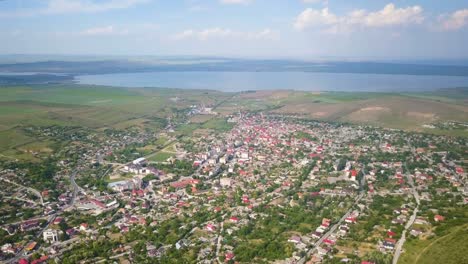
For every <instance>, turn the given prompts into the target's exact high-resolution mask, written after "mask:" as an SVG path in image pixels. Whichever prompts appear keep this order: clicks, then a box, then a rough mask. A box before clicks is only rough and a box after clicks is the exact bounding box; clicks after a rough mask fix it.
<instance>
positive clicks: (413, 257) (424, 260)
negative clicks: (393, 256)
mask: <svg viewBox="0 0 468 264" xmlns="http://www.w3.org/2000/svg"><path fill="white" fill-rule="evenodd" d="M466 252H468V225H464V226H459V227H454V228H452V230H451V231H450V232H449V233H448V234H447V235H445V236H442V237H438V238H434V239H429V240H411V241H408V242H407V244H405V253H403V254H402V256H401V259H400V261H399V263H401V264H406V263H408V264H409V263H421V264H431V263H434V264H438V263H446V264H451V263H453V264H458V263H468V255H467V254H466Z"/></svg>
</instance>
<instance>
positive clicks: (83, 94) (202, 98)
mask: <svg viewBox="0 0 468 264" xmlns="http://www.w3.org/2000/svg"><path fill="white" fill-rule="evenodd" d="M0 91H1V94H2V96H1V97H0V155H2V156H8V157H15V158H16V157H18V155H19V154H18V155H16V154H15V153H16V152H15V150H19V148H20V147H21V146H23V145H25V144H29V143H32V142H35V141H40V139H36V138H31V137H30V136H28V135H26V133H25V132H24V131H23V129H22V128H24V127H27V126H51V125H59V126H80V127H86V128H91V129H104V128H115V129H127V128H130V127H135V128H150V129H151V128H153V129H159V128H160V124H159V123H158V119H160V118H166V117H168V116H171V115H173V114H174V113H175V112H177V111H178V110H180V109H186V108H188V107H190V106H191V105H193V104H200V103H204V104H206V105H211V104H216V103H217V102H219V101H220V100H224V99H225V98H227V97H228V96H230V95H229V94H225V93H220V92H216V91H193V90H178V89H156V88H153V89H151V88H147V89H124V88H115V87H105V86H87V85H34V86H8V87H2V86H0ZM44 149H47V146H45V147H44ZM7 150H8V152H6V151H7Z"/></svg>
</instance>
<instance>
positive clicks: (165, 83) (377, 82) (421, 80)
mask: <svg viewBox="0 0 468 264" xmlns="http://www.w3.org/2000/svg"><path fill="white" fill-rule="evenodd" d="M76 79H77V81H78V83H81V84H95V85H109V86H122V87H165V88H183V89H211V90H220V91H225V92H238V91H246V90H272V89H293V90H304V91H366V92H371V91H374V92H417V91H432V90H437V89H440V88H455V87H468V77H459V76H427V75H424V76H419V75H389V74H350V73H314V72H198V71H197V72H146V73H120V74H101V75H83V76H77V78H76Z"/></svg>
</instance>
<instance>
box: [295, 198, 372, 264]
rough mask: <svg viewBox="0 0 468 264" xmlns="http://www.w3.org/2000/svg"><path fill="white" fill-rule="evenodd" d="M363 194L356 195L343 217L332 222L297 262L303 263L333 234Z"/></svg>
mask: <svg viewBox="0 0 468 264" xmlns="http://www.w3.org/2000/svg"><path fill="white" fill-rule="evenodd" d="M363 196H364V193H361V194H359V195H358V196H357V197H356V200H355V201H354V204H353V205H352V206H351V207H350V208H349V210H348V211H347V212H346V214H344V215H343V217H341V219H340V220H339V221H338V222H337V223H336V224H334V225H333V226H332V227H331V228H330V230H329V231H328V232H327V233H325V234H324V235H323V236H322V237H321V238H320V239H319V240H317V242H315V243H314V244H313V245H312V248H311V249H309V251H307V253H306V255H305V256H304V257H303V258H301V259H300V260H298V262H297V263H298V264H304V263H305V262H306V260H307V259H308V258H309V257H310V256H311V255H312V254H313V253H314V252H315V250H317V248H318V247H319V246H321V245H322V243H323V241H324V240H325V239H327V238H328V237H329V236H330V235H331V234H333V232H335V230H336V229H337V228H338V227H339V226H340V225H341V224H342V223H343V221H344V220H345V219H346V218H347V217H348V216H349V215H350V214H351V213H352V212H353V206H354V205H356V204H357V203H358V202H359V201H360V200H361V199H362V197H363Z"/></svg>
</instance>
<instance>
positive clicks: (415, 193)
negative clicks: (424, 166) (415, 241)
mask: <svg viewBox="0 0 468 264" xmlns="http://www.w3.org/2000/svg"><path fill="white" fill-rule="evenodd" d="M404 165H405V169H406V178H407V180H408V183H409V185H410V186H411V192H412V193H413V196H414V199H416V203H417V206H416V208H415V209H414V211H413V214H412V215H411V217H410V219H409V220H408V222H407V223H406V225H405V230H403V233H402V234H401V238H400V240H398V242H397V244H396V246H395V253H394V254H393V261H392V263H393V264H397V263H398V259H399V258H400V255H401V251H402V249H403V245H404V244H405V242H406V233H407V231H408V229H409V228H410V227H411V226H412V225H413V223H414V221H415V220H416V216H417V214H418V211H419V203H420V201H419V193H418V191H417V190H416V188H415V187H414V181H413V177H412V176H411V174H409V170H408V167H407V166H406V162H405V164H404Z"/></svg>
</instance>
